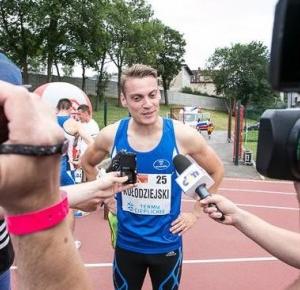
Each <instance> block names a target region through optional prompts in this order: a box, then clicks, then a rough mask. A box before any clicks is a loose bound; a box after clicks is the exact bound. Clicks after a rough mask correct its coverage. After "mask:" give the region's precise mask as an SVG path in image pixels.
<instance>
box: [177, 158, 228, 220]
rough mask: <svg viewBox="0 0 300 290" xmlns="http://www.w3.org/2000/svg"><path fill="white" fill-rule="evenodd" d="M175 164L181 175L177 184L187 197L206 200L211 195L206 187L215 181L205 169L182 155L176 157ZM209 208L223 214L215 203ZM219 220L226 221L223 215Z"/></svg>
mask: <svg viewBox="0 0 300 290" xmlns="http://www.w3.org/2000/svg"><path fill="white" fill-rule="evenodd" d="M173 163H174V166H175V168H176V171H177V172H178V174H179V176H178V177H177V179H176V182H177V183H178V185H179V186H180V187H181V189H182V190H183V191H184V193H185V194H186V195H188V196H191V197H193V198H195V199H196V197H197V196H199V197H200V199H205V198H207V197H208V196H209V195H210V193H209V192H208V191H207V188H206V187H207V186H211V185H212V184H213V183H214V181H213V179H212V178H211V177H210V176H209V175H208V174H207V172H206V171H205V170H204V169H203V168H201V167H200V166H198V165H197V164H196V163H192V162H191V161H190V160H189V159H188V158H187V157H185V156H184V155H182V154H178V155H176V156H175V157H174V158H173ZM195 193H196V194H195ZM208 206H209V207H211V206H213V207H215V208H216V209H217V210H218V212H220V213H222V212H221V211H220V210H219V209H218V207H217V206H216V205H215V204H214V203H210V204H209V205H208ZM219 220H220V221H224V220H225V217H224V215H223V213H222V216H221V217H220V218H219Z"/></svg>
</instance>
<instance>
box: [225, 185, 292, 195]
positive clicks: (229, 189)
mask: <svg viewBox="0 0 300 290" xmlns="http://www.w3.org/2000/svg"><path fill="white" fill-rule="evenodd" d="M219 190H224V191H240V192H256V193H271V194H272V193H274V194H283V195H293V196H294V195H296V193H295V192H283V191H272V190H260V189H241V188H227V187H220V188H219Z"/></svg>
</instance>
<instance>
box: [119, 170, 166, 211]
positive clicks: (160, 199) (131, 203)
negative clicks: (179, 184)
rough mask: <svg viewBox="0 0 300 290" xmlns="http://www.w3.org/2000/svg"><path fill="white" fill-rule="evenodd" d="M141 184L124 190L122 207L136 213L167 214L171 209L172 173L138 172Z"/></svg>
mask: <svg viewBox="0 0 300 290" xmlns="http://www.w3.org/2000/svg"><path fill="white" fill-rule="evenodd" d="M137 177H138V181H139V184H138V186H137V187H135V188H130V189H128V190H125V191H123V192H122V209H123V210H125V211H129V212H132V213H135V214H143V215H166V214H169V213H170V209H171V174H138V176H137Z"/></svg>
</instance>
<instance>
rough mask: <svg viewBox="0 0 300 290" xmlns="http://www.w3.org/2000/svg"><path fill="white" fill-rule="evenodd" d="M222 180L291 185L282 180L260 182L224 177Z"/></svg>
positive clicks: (290, 182)
mask: <svg viewBox="0 0 300 290" xmlns="http://www.w3.org/2000/svg"><path fill="white" fill-rule="evenodd" d="M224 180H232V181H242V182H253V183H280V184H293V182H292V181H284V180H275V179H272V180H260V179H247V178H231V177H224Z"/></svg>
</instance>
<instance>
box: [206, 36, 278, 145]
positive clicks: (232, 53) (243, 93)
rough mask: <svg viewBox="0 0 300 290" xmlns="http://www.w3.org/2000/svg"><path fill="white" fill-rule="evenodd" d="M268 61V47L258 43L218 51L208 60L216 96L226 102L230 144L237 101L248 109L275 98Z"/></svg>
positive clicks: (233, 46)
mask: <svg viewBox="0 0 300 290" xmlns="http://www.w3.org/2000/svg"><path fill="white" fill-rule="evenodd" d="M268 60H269V59H268V49H267V47H266V46H265V45H263V44H262V43H261V42H255V41H253V42H251V43H249V44H240V43H238V44H235V45H232V46H231V47H230V48H228V47H225V48H217V49H216V50H215V52H214V54H213V55H212V56H211V57H210V58H209V60H208V68H209V75H210V76H211V78H212V80H213V82H214V84H215V86H216V93H217V94H223V95H224V96H225V98H226V104H227V109H228V113H229V122H228V140H230V139H231V117H232V112H233V108H234V106H235V103H236V101H237V100H240V101H241V103H242V104H243V105H244V106H245V107H247V105H248V104H249V103H250V102H252V101H256V102H257V101H258V100H267V99H274V97H276V96H275V95H274V93H272V91H271V88H270V85H269V83H268V81H267V67H268Z"/></svg>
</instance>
